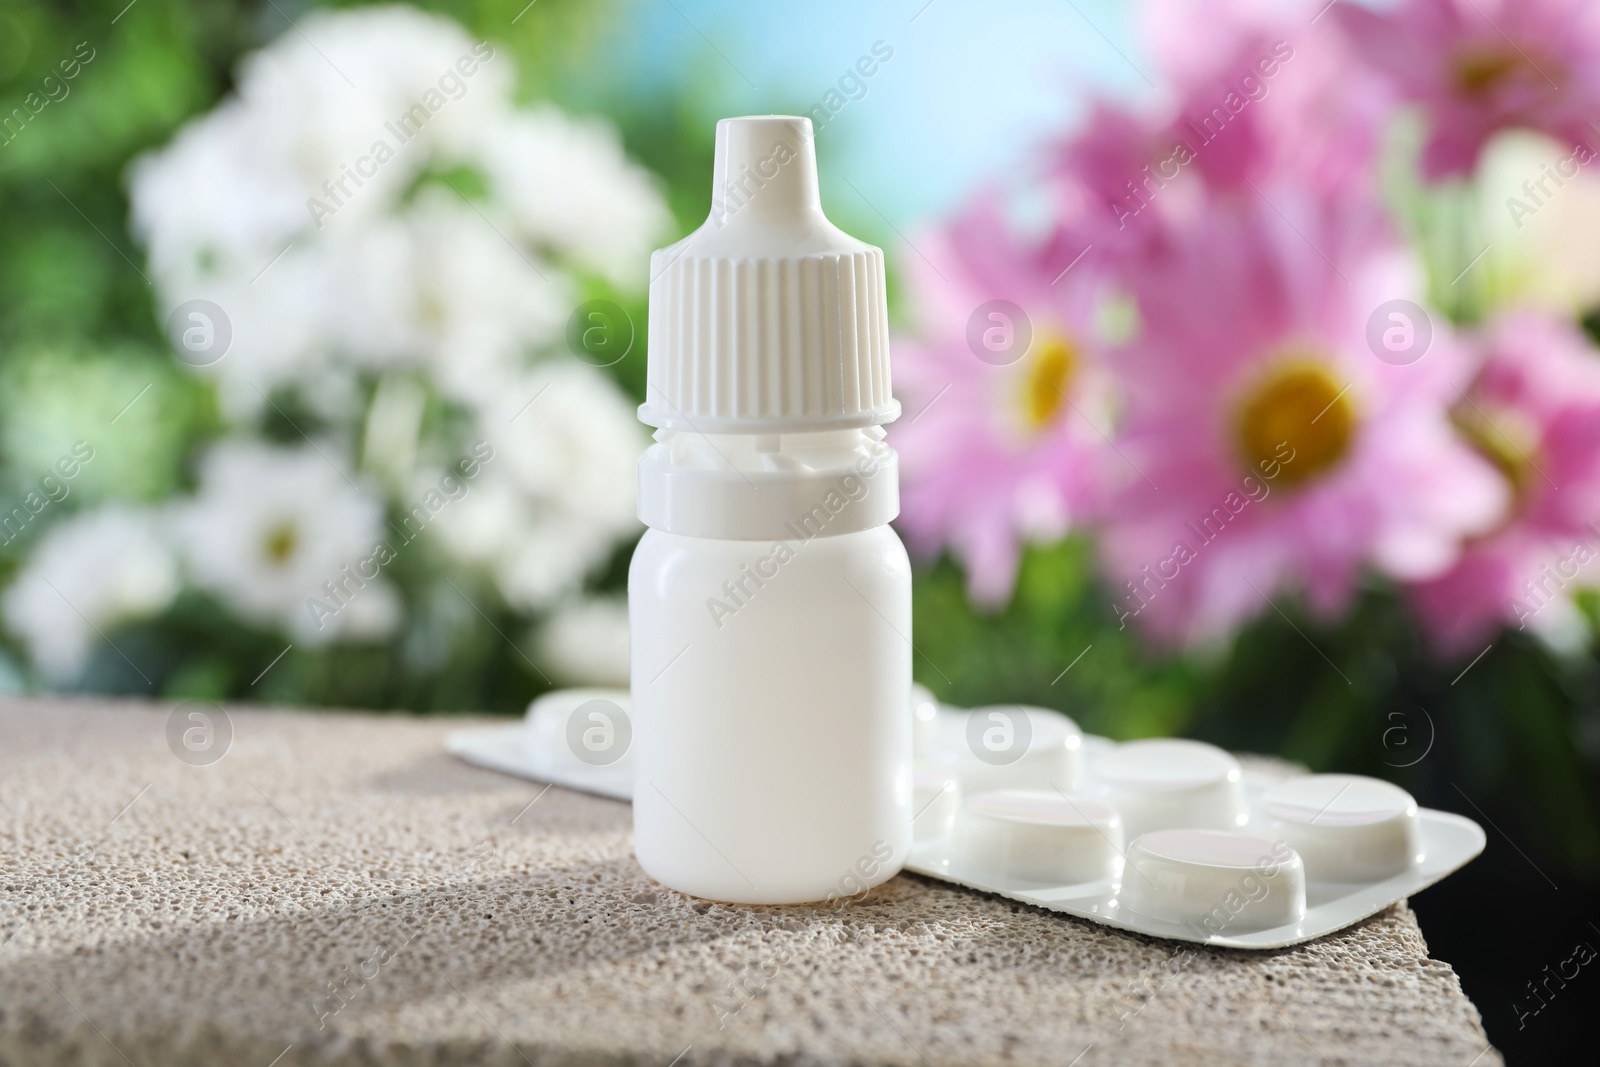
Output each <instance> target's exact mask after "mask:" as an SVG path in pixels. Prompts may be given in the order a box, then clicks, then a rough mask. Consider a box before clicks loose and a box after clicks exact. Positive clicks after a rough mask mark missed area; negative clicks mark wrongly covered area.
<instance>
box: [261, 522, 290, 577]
mask: <svg viewBox="0 0 1600 1067" xmlns="http://www.w3.org/2000/svg"><path fill="white" fill-rule="evenodd" d="M299 544H300V533H299V531H298V530H296V529H295V527H294V523H292V522H280V523H279V524H278V525H276V526H274V527H273V528H272V529H270V530H268V531H267V536H266V537H264V538H262V540H261V550H262V551H263V552H265V553H266V554H267V559H268V560H270V561H271V562H272V564H273V565H274V566H279V567H281V566H282V565H283V564H285V563H287V562H288V561H289V557H290V556H292V555H294V550H295V549H296V548H297V547H299Z"/></svg>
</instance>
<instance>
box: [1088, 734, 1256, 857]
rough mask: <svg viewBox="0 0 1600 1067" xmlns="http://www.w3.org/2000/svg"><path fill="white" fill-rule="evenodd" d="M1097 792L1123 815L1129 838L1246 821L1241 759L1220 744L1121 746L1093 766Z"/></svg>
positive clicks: (1172, 741) (1164, 741)
mask: <svg viewBox="0 0 1600 1067" xmlns="http://www.w3.org/2000/svg"><path fill="white" fill-rule="evenodd" d="M1092 774H1093V780H1094V787H1093V789H1094V792H1095V793H1096V794H1097V795H1098V796H1100V797H1103V798H1104V799H1105V800H1106V802H1107V803H1109V804H1110V805H1111V806H1112V807H1114V808H1116V809H1117V811H1118V812H1119V813H1121V815H1122V825H1123V829H1124V831H1125V832H1126V833H1127V835H1128V836H1129V838H1135V837H1138V836H1139V835H1141V834H1147V833H1150V832H1151V831H1153V830H1171V829H1184V828H1187V829H1203V830H1237V829H1240V828H1241V827H1243V826H1244V825H1245V822H1246V820H1247V818H1248V812H1247V810H1246V808H1245V800H1244V787H1243V785H1242V784H1241V781H1242V778H1243V774H1242V772H1241V771H1240V769H1239V761H1238V760H1236V759H1234V758H1233V757H1232V756H1230V755H1229V754H1228V753H1226V752H1224V751H1223V750H1222V749H1220V748H1218V747H1216V746H1215V745H1208V744H1205V743H1204V742H1202V741H1186V740H1182V739H1176V738H1153V739H1150V740H1146V741H1129V742H1127V743H1125V744H1121V745H1117V746H1116V747H1115V748H1113V749H1112V750H1111V751H1110V752H1107V753H1106V754H1104V755H1102V756H1100V757H1099V758H1098V759H1097V760H1096V761H1095V765H1094V767H1093V769H1092Z"/></svg>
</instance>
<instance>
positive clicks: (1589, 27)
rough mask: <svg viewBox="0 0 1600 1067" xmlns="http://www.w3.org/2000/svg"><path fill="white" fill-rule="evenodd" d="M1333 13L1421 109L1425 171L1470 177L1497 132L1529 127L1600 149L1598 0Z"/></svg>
mask: <svg viewBox="0 0 1600 1067" xmlns="http://www.w3.org/2000/svg"><path fill="white" fill-rule="evenodd" d="M1334 14H1335V15H1336V16H1337V17H1338V18H1339V20H1340V24H1341V25H1342V26H1343V27H1344V29H1345V31H1346V32H1347V33H1348V35H1349V36H1350V38H1351V40H1352V42H1353V46H1354V51H1355V52H1356V53H1357V54H1360V55H1363V56H1365V57H1367V59H1368V61H1369V62H1370V63H1371V64H1372V65H1373V66H1374V67H1375V68H1377V69H1378V70H1380V71H1382V72H1383V73H1384V74H1386V75H1387V76H1388V78H1389V79H1390V80H1391V81H1392V82H1393V83H1394V85H1395V87H1396V88H1397V89H1398V90H1399V92H1400V94H1401V95H1402V96H1403V97H1405V98H1407V99H1409V100H1414V101H1417V102H1418V103H1420V104H1421V105H1422V107H1423V109H1424V110H1425V112H1426V113H1427V117H1428V121H1429V126H1430V131H1429V139H1428V143H1427V147H1426V149H1425V150H1424V153H1423V160H1422V163H1423V171H1424V173H1426V174H1427V176H1428V177H1430V178H1441V177H1446V176H1449V175H1452V174H1462V173H1465V172H1468V171H1470V170H1471V169H1472V168H1473V167H1474V166H1475V165H1476V164H1477V161H1478V155H1479V153H1480V152H1481V151H1482V149H1483V145H1484V142H1485V141H1487V140H1488V139H1489V136H1490V135H1491V134H1493V133H1494V132H1495V131H1497V130H1501V129H1505V128H1507V127H1511V126H1523V127H1528V128H1530V129H1535V130H1542V131H1544V132H1546V133H1549V134H1552V135H1553V136H1555V137H1556V138H1558V139H1560V140H1562V141H1564V142H1566V143H1567V144H1569V145H1570V144H1576V143H1579V142H1583V143H1587V144H1591V145H1592V144H1595V143H1596V140H1600V132H1597V131H1596V129H1595V127H1594V126H1593V125H1591V123H1590V120H1591V119H1593V118H1594V117H1595V116H1596V115H1597V114H1600V5H1596V4H1595V3H1593V0H1405V2H1404V3H1402V4H1401V5H1400V6H1399V7H1398V8H1396V9H1394V10H1391V11H1387V12H1383V13H1378V12H1373V11H1367V10H1364V9H1362V8H1360V7H1356V6H1354V5H1351V4H1341V5H1340V6H1339V8H1338V9H1337V11H1335V12H1334Z"/></svg>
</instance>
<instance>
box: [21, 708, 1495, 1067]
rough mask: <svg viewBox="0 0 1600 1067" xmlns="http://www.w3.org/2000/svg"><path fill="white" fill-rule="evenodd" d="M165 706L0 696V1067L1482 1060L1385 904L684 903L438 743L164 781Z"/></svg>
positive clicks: (420, 730)
mask: <svg viewBox="0 0 1600 1067" xmlns="http://www.w3.org/2000/svg"><path fill="white" fill-rule="evenodd" d="M171 711H172V709H171V708H170V707H158V706H155V705H139V704H121V705H117V704H105V703H88V702H60V701H22V700H9V701H4V702H0V805H3V808H0V817H3V822H0V941H3V944H0V1064H8V1065H9V1064H29V1065H34V1064H55V1063H62V1064H65V1063H87V1064H124V1063H129V1064H136V1065H138V1067H164V1065H172V1064H180V1065H181V1064H206V1065H210V1064H222V1063H226V1064H233V1065H246V1067H269V1065H271V1067H293V1065H298V1064H329V1063H339V1064H345V1063H349V1064H444V1063H474V1064H476V1063H483V1064H508V1065H509V1064H522V1063H528V1064H540V1065H543V1064H571V1063H601V1064H624V1063H626V1064H636V1063H637V1064H648V1065H651V1067H668V1065H669V1064H673V1063H676V1064H678V1065H681V1067H687V1065H689V1064H703V1063H715V1064H734V1063H740V1064H743V1063H750V1064H758V1063H759V1064H770V1063H783V1064H812V1063H817V1064H821V1063H830V1064H831V1063H892V1064H908V1065H923V1067H932V1065H944V1064H951V1065H962V1067H966V1065H973V1064H989V1063H995V1064H999V1063H1004V1064H1035V1063H1037V1064H1055V1065H1066V1064H1078V1065H1081V1067H1092V1065H1095V1064H1112V1063H1115V1064H1119V1065H1130V1064H1162V1065H1166V1064H1187V1063H1195V1064H1200V1063H1204V1064H1217V1063H1230V1064H1232V1063H1261V1064H1354V1063H1361V1064H1376V1063H1384V1064H1390V1063H1392V1064H1405V1065H1408V1067H1409V1065H1414V1064H1458V1065H1460V1067H1468V1065H1469V1064H1472V1065H1474V1067H1484V1065H1488V1064H1494V1063H1499V1062H1500V1058H1499V1055H1498V1054H1497V1053H1496V1052H1494V1051H1493V1050H1492V1049H1489V1048H1488V1043H1487V1041H1486V1039H1485V1037H1484V1032H1483V1027H1482V1025H1481V1023H1480V1021H1479V1018H1478V1012H1477V1010H1476V1009H1475V1008H1474V1007H1473V1006H1472V1004H1471V1002H1469V1001H1468V1000H1467V998H1466V997H1465V996H1463V995H1462V992H1461V987H1460V984H1459V983H1458V982H1457V980H1456V976H1455V974H1454V973H1453V972H1452V971H1451V970H1450V968H1449V967H1448V966H1447V965H1445V964H1443V963H1440V962H1438V961H1435V960H1431V959H1429V958H1428V951H1427V946H1426V944H1424V942H1423V939H1422V934H1421V932H1420V931H1419V930H1418V928H1417V923H1416V918H1415V916H1414V915H1413V914H1412V912H1411V911H1410V910H1409V909H1408V908H1406V907H1405V906H1404V905H1401V906H1398V907H1395V908H1392V909H1390V910H1389V911H1387V912H1385V913H1384V914H1382V915H1379V916H1377V917H1375V918H1373V919H1371V920H1369V921H1367V922H1365V923H1363V924H1362V925H1360V926H1358V927H1356V928H1354V929H1351V930H1347V931H1345V932H1343V933H1340V934H1336V935H1333V936H1330V937H1326V938H1323V939H1321V940H1319V941H1316V942H1314V943H1312V944H1309V945H1304V946H1301V947H1299V948H1295V949H1290V950H1285V951H1281V952H1268V953H1247V952H1234V951H1221V950H1210V949H1202V948H1197V947H1194V946H1187V945H1181V944H1177V943H1173V942H1166V941H1159V940H1155V939H1152V938H1145V937H1138V936H1130V935H1128V934H1124V933H1119V932H1117V931H1114V930H1109V929H1106V928H1103V927H1099V926H1096V925H1094V924H1092V923H1088V922H1082V921H1079V920H1076V919H1072V918H1068V917H1066V916H1061V915H1056V914H1053V913H1049V912H1044V911H1038V910H1035V909H1033V908H1030V907H1027V906H1025V905H1021V904H1015V903H1012V902H1010V901H1007V900H1003V899H1000V898H997V897H991V896H987V895H984V894H982V893H975V892H969V891H967V890H963V889H960V888H957V887H955V886H950V885H946V884H943V883H940V882H936V881H932V880H929V879H925V878H920V877H916V876H910V875H902V876H900V877H898V878H895V879H893V880H892V881H890V882H889V883H887V884H886V885H884V886H883V887H881V888H879V889H878V890H875V891H874V892H873V893H871V894H870V895H868V896H867V897H866V898H865V899H862V900H859V901H856V902H854V903H850V904H848V905H846V906H843V907H793V908H755V907H735V906H726V905H718V904H710V903H707V902H704V901H699V900H694V899H691V898H688V897H684V896H681V895H679V894H677V893H673V892H671V891H669V890H666V889H663V888H662V887H661V886H659V885H656V884H654V883H653V882H651V881H650V880H649V879H648V878H647V877H646V876H645V874H644V873H643V872H642V871H641V870H640V869H639V867H638V865H637V864H636V863H635V862H634V860H633V856H632V852H631V847H630V834H629V812H628V808H627V807H626V805H623V804H620V803H617V802H614V801H609V800H602V799H599V798H596V797H591V796H586V795H583V794H579V793H574V792H570V791H568V790H566V789H562V788H560V787H554V788H550V789H549V790H548V791H546V792H541V790H542V789H543V787H542V786H540V785H538V784H536V783H531V782H526V781H522V780H520V779H516V778H510V777H505V776H502V775H498V774H494V773H491V772H488V771H482V770H477V769H474V768H471V767H468V766H466V765H464V764H461V763H459V762H457V761H455V760H454V759H452V758H450V757H449V756H447V755H445V754H444V752H443V751H442V748H441V745H442V742H443V738H444V735H445V733H446V732H447V731H449V730H450V729H453V728H455V727H458V726H461V725H463V724H466V723H467V722H468V721H469V720H462V719H415V718H405V717H398V716H395V717H368V716H356V715H329V714H302V713H296V712H287V711H263V710H243V709H230V713H229V717H230V720H231V723H232V727H233V739H232V742H231V747H230V748H229V750H228V752H227V754H226V756H225V757H224V758H223V759H222V760H221V761H220V762H217V763H215V764H212V765H210V766H194V765H190V764H188V763H186V762H184V761H181V760H180V759H178V758H177V757H176V756H175V755H174V754H173V751H172V750H171V749H170V748H169V743H168V719H169V714H170V713H171ZM180 725H185V726H186V725H187V723H181V724H180ZM675 1057H676V1059H675Z"/></svg>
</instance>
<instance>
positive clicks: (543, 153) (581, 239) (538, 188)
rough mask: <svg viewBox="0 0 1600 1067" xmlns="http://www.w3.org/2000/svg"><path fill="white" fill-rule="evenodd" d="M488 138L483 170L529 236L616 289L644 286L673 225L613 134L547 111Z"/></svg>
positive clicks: (513, 120) (509, 123) (505, 125)
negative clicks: (650, 265) (653, 256)
mask: <svg viewBox="0 0 1600 1067" xmlns="http://www.w3.org/2000/svg"><path fill="white" fill-rule="evenodd" d="M485 132H486V134H487V136H486V139H485V141H484V143H483V145H482V147H481V149H480V151H481V153H482V160H483V166H484V170H485V172H486V173H487V175H488V178H489V182H490V185H491V186H492V187H493V188H494V190H495V192H496V193H497V194H498V196H499V197H500V198H501V199H503V200H504V201H505V202H506V203H507V204H508V205H509V207H510V209H511V212H512V215H513V217H514V218H515V219H516V222H517V226H518V227H519V229H520V231H521V232H522V233H523V234H524V235H526V236H527V237H528V238H529V239H531V240H533V241H535V242H537V243H539V244H541V245H548V246H550V247H551V248H554V249H556V250H557V251H558V252H560V253H561V255H562V256H564V257H566V258H567V259H569V260H570V261H572V262H574V263H576V264H579V265H580V266H583V267H585V268H587V269H590V270H593V271H597V272H599V273H601V274H603V275H604V276H606V277H607V278H609V279H610V280H611V281H613V282H615V283H617V284H623V285H629V286H632V287H637V286H639V285H640V284H641V283H642V282H643V281H644V280H645V276H646V272H647V270H648V262H649V255H650V250H651V249H652V248H654V247H655V246H656V245H657V244H658V243H659V238H661V237H662V236H663V235H664V234H665V233H666V232H667V230H668V229H669V228H670V226H671V222H672V219H671V216H670V215H669V214H668V212H667V208H666V204H665V203H664V202H663V201H662V199H661V196H660V194H659V193H658V192H657V190H656V187H655V183H654V182H653V181H652V179H651V177H650V175H649V173H648V172H646V171H645V170H643V169H642V168H640V167H636V166H634V165H633V164H632V163H630V162H629V161H628V158H627V156H626V155H625V154H624V153H623V151H622V142H621V140H620V139H619V138H618V137H617V134H616V131H615V130H614V129H612V128H611V127H609V126H606V125H604V124H601V123H598V122H580V121H577V120H574V119H571V118H569V117H567V116H566V115H564V114H562V113H561V112H560V111H558V110H556V109H555V108H553V107H542V108H539V109H537V110H534V111H529V112H524V113H521V114H517V115H514V116H511V117H509V118H507V119H506V120H505V121H503V122H501V123H499V124H497V125H496V126H495V127H494V128H493V129H492V130H487V131H485Z"/></svg>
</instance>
